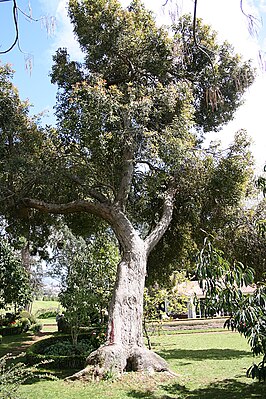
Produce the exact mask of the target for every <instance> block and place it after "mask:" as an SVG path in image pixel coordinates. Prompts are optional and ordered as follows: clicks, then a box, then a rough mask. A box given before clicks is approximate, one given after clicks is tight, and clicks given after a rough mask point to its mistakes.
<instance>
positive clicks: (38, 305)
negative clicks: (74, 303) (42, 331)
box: [31, 301, 62, 314]
mask: <svg viewBox="0 0 266 399" xmlns="http://www.w3.org/2000/svg"><path fill="white" fill-rule="evenodd" d="M51 308H53V309H58V308H59V309H62V306H61V305H60V303H59V302H58V301H34V302H33V304H32V311H31V312H32V314H36V312H37V311H38V310H39V309H51Z"/></svg>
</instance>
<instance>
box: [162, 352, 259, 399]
mask: <svg viewBox="0 0 266 399" xmlns="http://www.w3.org/2000/svg"><path fill="white" fill-rule="evenodd" d="M156 352H157V353H158V355H160V356H162V357H163V358H164V359H166V360H169V359H185V360H194V361H204V360H208V359H209V360H230V359H239V358H241V357H246V356H250V351H241V350H234V349H199V350H191V349H189V350H185V349H171V350H167V349H165V350H160V351H156ZM265 397H266V396H265Z"/></svg>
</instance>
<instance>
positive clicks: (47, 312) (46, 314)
mask: <svg viewBox="0 0 266 399" xmlns="http://www.w3.org/2000/svg"><path fill="white" fill-rule="evenodd" d="M57 314H58V309H56V308H50V309H39V310H38V311H37V312H36V314H35V315H36V317H37V318H38V319H49V318H50V317H56V316H57Z"/></svg>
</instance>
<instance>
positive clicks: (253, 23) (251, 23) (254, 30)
mask: <svg viewBox="0 0 266 399" xmlns="http://www.w3.org/2000/svg"><path fill="white" fill-rule="evenodd" d="M240 9H241V12H242V14H243V15H244V16H245V17H246V18H247V20H248V31H249V34H250V36H257V35H258V25H259V23H261V21H260V20H259V19H258V18H256V17H254V15H251V14H247V13H246V12H245V11H244V8H243V0H240Z"/></svg>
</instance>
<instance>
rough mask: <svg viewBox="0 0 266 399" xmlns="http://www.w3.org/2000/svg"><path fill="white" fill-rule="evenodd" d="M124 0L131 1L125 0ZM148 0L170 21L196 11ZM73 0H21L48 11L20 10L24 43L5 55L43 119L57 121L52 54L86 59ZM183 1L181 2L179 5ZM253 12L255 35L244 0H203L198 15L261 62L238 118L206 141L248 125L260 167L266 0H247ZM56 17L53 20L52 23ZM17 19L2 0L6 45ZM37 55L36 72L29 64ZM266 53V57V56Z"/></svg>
mask: <svg viewBox="0 0 266 399" xmlns="http://www.w3.org/2000/svg"><path fill="white" fill-rule="evenodd" d="M121 2H122V4H123V5H124V6H127V5H128V4H129V3H130V1H128V0H122V1H121ZM164 2H165V0H144V3H145V5H146V6H147V8H149V9H151V10H152V11H154V13H155V15H156V17H157V21H158V23H168V22H169V10H172V12H173V14H174V15H177V14H178V15H181V14H182V13H187V12H190V13H192V12H193V3H194V2H193V0H168V4H167V6H166V7H162V4H163V3H164ZM66 3H67V0H31V1H29V0H17V4H18V6H19V7H20V9H21V10H22V11H24V12H26V13H29V12H32V16H33V17H34V18H40V17H43V19H42V23H41V22H40V21H39V22H30V21H28V20H27V19H26V18H25V17H24V16H23V15H22V14H20V15H19V35H20V47H21V50H22V51H23V52H24V53H22V52H21V51H19V49H18V47H17V46H16V47H15V48H14V49H13V50H12V51H11V52H9V53H7V54H6V55H0V60H1V62H3V63H10V64H11V65H12V67H13V69H14V70H15V71H16V72H15V75H14V80H13V82H14V84H15V86H17V87H18V89H19V92H20V97H21V98H22V99H28V100H29V102H30V103H31V104H32V105H33V106H32V107H31V113H32V114H34V113H39V112H44V116H43V123H48V124H54V123H55V117H54V115H53V106H54V105H55V102H56V86H54V85H52V84H51V83H50V78H49V72H50V71H51V67H52V56H53V54H55V51H56V49H57V48H59V47H66V48H67V49H68V52H69V54H70V56H71V58H72V59H73V60H81V59H82V54H81V52H80V49H79V47H78V44H77V42H76V41H75V38H74V35H73V32H72V26H71V24H70V22H69V19H68V16H67V11H66ZM176 4H177V6H176ZM243 8H244V11H245V12H246V13H247V14H252V15H254V16H256V17H257V19H258V22H257V30H258V33H257V36H252V35H250V33H249V31H248V25H247V18H245V16H244V15H243V14H242V13H241V10H240V1H239V0H198V11H197V15H198V17H201V18H203V20H204V22H206V23H208V24H210V25H211V26H212V27H213V29H214V30H216V31H217V32H218V37H219V40H221V41H223V40H228V41H229V42H230V43H231V44H233V45H234V47H235V50H236V51H237V52H238V53H240V54H242V56H243V58H244V59H249V58H251V59H252V60H253V64H254V66H255V67H257V78H256V81H255V83H254V84H253V85H252V86H251V88H249V90H248V92H247V93H246V95H245V104H244V105H243V106H241V107H240V108H239V110H238V111H237V112H236V115H235V119H234V120H233V121H232V122H230V123H229V124H228V125H227V126H226V127H225V128H223V130H222V131H221V132H219V133H215V134H208V136H207V139H206V142H209V141H210V140H221V141H222V144H223V146H224V147H226V146H228V144H229V143H230V142H232V140H233V137H234V134H235V133H236V131H237V130H239V129H242V128H244V129H247V131H248V134H249V135H250V136H251V137H252V140H253V145H252V152H253V155H254V157H255V161H256V170H257V173H259V172H261V171H262V169H263V166H264V164H265V163H266V120H265V119H266V109H265V104H266V64H265V62H264V61H263V64H264V65H261V63H260V62H259V52H260V51H261V52H262V53H266V0H243ZM51 17H55V19H56V24H55V29H54V32H53V34H50V33H49V32H47V29H46V28H45V26H44V25H45V24H46V23H47V21H50V27H51V26H53V25H54V24H53V21H51ZM51 22H52V23H51ZM14 35H15V32H14V25H13V23H12V1H3V0H2V2H1V0H0V46H1V47H0V51H3V50H5V49H6V48H8V47H9V46H10V44H11V43H12V40H13V38H14ZM27 59H30V60H31V63H32V68H31V72H30V71H29V68H27V65H28V62H27V61H26V60H27ZM265 59H266V58H265Z"/></svg>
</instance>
